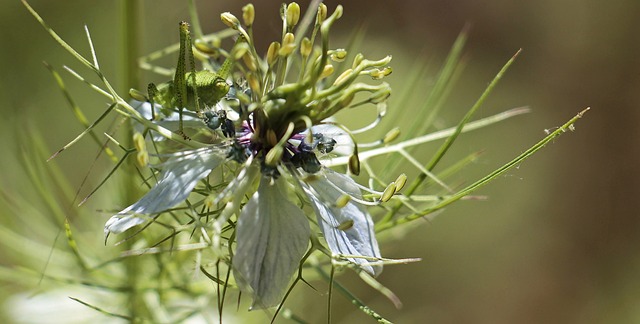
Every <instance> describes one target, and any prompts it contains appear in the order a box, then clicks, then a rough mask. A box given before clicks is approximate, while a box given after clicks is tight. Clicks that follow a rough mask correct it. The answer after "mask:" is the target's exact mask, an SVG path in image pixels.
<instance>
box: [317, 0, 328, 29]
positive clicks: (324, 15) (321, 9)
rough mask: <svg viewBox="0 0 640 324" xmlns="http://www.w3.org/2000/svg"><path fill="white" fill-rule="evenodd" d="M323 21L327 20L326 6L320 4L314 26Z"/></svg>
mask: <svg viewBox="0 0 640 324" xmlns="http://www.w3.org/2000/svg"><path fill="white" fill-rule="evenodd" d="M325 19H327V5H325V4H324V3H321V4H320V5H319V6H318V13H317V14H316V24H318V25H319V24H321V23H322V22H323V21H324V20H325Z"/></svg>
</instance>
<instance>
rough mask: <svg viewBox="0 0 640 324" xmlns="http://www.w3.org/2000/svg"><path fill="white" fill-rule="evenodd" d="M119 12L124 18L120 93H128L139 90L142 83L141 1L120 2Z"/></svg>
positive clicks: (120, 0) (121, 32)
mask: <svg viewBox="0 0 640 324" xmlns="http://www.w3.org/2000/svg"><path fill="white" fill-rule="evenodd" d="M118 4H119V7H120V8H119V10H120V15H121V17H122V24H121V26H122V30H121V31H120V37H121V53H120V61H121V71H120V73H121V74H120V75H121V76H122V80H121V87H122V88H121V89H120V93H128V92H129V89H130V88H137V87H138V85H139V84H138V82H139V81H140V75H139V72H138V71H139V69H138V56H139V55H138V42H139V41H140V37H139V36H140V35H139V32H140V28H139V27H138V26H139V25H138V16H139V15H138V13H139V11H140V1H138V0H119V2H118Z"/></svg>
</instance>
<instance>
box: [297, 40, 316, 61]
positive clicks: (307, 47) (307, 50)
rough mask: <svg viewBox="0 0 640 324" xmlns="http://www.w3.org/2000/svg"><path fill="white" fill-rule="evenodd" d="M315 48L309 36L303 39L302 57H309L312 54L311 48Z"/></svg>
mask: <svg viewBox="0 0 640 324" xmlns="http://www.w3.org/2000/svg"><path fill="white" fill-rule="evenodd" d="M312 49H313V44H311V40H310V39H309V38H307V37H305V38H303V39H302V42H301V43H300V55H302V57H304V58H307V57H309V55H311V50H312Z"/></svg>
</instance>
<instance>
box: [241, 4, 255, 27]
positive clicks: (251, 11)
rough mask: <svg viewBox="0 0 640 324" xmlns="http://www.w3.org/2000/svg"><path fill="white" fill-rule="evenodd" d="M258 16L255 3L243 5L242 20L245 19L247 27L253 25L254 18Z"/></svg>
mask: <svg viewBox="0 0 640 324" xmlns="http://www.w3.org/2000/svg"><path fill="white" fill-rule="evenodd" d="M255 18H256V10H255V8H253V4H251V3H250V4H248V5H246V6H244V7H242V20H243V21H244V25H245V26H247V27H251V26H252V25H253V20H254V19H255Z"/></svg>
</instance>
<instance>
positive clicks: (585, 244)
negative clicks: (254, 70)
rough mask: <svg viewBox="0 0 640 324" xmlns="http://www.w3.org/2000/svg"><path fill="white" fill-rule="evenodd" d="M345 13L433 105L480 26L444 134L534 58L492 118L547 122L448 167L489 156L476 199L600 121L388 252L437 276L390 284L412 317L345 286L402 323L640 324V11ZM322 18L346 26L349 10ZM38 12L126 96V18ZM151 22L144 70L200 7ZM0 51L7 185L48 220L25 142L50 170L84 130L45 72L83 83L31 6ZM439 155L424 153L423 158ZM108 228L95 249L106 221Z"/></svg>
mask: <svg viewBox="0 0 640 324" xmlns="http://www.w3.org/2000/svg"><path fill="white" fill-rule="evenodd" d="M205 2H206V3H205ZM257 2H258V3H255V6H256V11H257V13H258V15H257V16H258V21H257V23H256V24H257V25H259V26H260V32H261V33H264V37H265V38H264V39H266V40H268V41H270V40H272V39H275V38H276V37H277V36H278V35H279V33H280V28H281V27H280V26H281V25H280V22H279V21H278V20H277V10H278V5H279V2H277V1H257ZM345 2H346V3H343V5H344V7H345V14H344V16H343V18H342V19H341V20H340V22H339V23H338V24H337V28H338V30H340V32H337V31H336V32H334V35H335V34H336V33H337V34H344V35H345V36H346V35H350V33H351V32H352V31H354V30H355V29H356V28H358V27H360V26H362V25H364V26H366V36H365V38H364V39H365V42H364V45H363V47H364V48H365V49H366V50H367V52H368V53H372V54H371V55H370V56H371V57H378V56H382V55H384V54H387V53H390V54H392V55H393V56H394V60H393V63H392V66H393V68H394V73H393V75H392V77H391V78H390V79H389V82H390V83H391V85H392V87H393V88H394V90H395V91H396V93H398V92H401V91H402V89H405V88H406V87H411V86H416V85H415V84H414V85H412V84H408V83H407V82H406V77H405V78H403V76H406V75H408V74H409V73H410V72H411V70H412V69H415V68H416V67H418V66H422V65H421V64H428V66H429V67H430V70H431V71H432V73H431V74H430V76H429V77H427V78H425V80H423V81H424V87H425V88H428V85H429V82H430V81H433V79H430V78H435V77H436V73H437V71H438V70H437V67H438V66H439V64H441V63H442V61H443V60H444V58H445V56H446V53H447V51H448V50H449V48H450V46H451V45H452V43H453V41H454V40H455V38H456V37H457V35H458V33H459V32H460V31H461V29H462V28H463V26H464V25H465V24H470V25H471V28H470V37H469V42H468V44H467V46H466V49H465V64H466V69H465V71H464V72H463V74H462V75H461V77H460V81H459V83H458V84H457V86H456V87H455V89H454V91H453V94H452V96H451V98H450V100H448V101H447V102H446V104H445V111H443V113H442V114H441V116H440V118H439V119H438V125H441V126H451V125H455V124H456V123H457V121H458V119H459V118H460V117H461V116H462V115H463V114H464V113H465V112H466V110H467V109H468V108H469V107H470V106H471V105H472V104H473V103H474V101H475V100H476V98H477V97H478V96H479V95H480V93H481V92H482V90H483V89H484V87H485V86H486V84H487V83H488V82H489V81H490V80H491V79H492V77H493V76H494V75H495V73H496V72H497V71H498V70H499V69H500V67H501V66H502V65H503V64H504V63H505V62H506V61H507V60H508V59H509V58H510V57H511V55H513V54H514V53H515V52H516V51H517V50H518V49H519V48H523V53H522V55H521V56H520V57H519V58H518V60H517V62H516V63H515V64H514V66H513V67H512V68H511V69H510V70H509V71H508V73H507V75H506V76H505V78H504V79H503V81H501V83H500V85H499V86H498V88H497V89H496V90H495V91H494V93H493V94H492V95H491V97H490V98H489V100H488V101H487V102H486V104H485V105H484V106H483V108H482V109H481V111H480V112H479V113H478V117H483V116H489V115H492V114H495V113H498V112H500V111H503V110H506V109H508V108H513V107H518V106H525V105H526V106H529V107H530V108H531V109H532V112H531V113H530V114H528V115H525V116H520V117H516V118H514V119H512V120H509V121H506V122H503V123H501V124H499V125H495V126H492V127H490V128H486V129H483V130H481V131H478V132H474V133H473V134H470V135H466V136H463V137H462V138H461V139H460V141H459V142H457V143H456V145H455V147H454V150H453V152H452V160H449V161H455V160H454V157H455V156H456V155H457V156H464V155H466V154H469V153H471V152H475V151H479V150H482V151H483V152H484V154H483V155H482V156H481V158H480V159H479V160H478V161H476V162H475V164H473V165H472V166H470V167H469V168H467V169H466V170H465V171H464V174H463V176H464V179H467V180H466V183H470V182H472V181H474V180H475V179H477V178H478V177H480V176H481V175H482V174H485V173H486V172H489V171H490V170H493V169H495V168H496V167H498V166H500V165H502V164H503V163H505V162H507V161H508V160H510V159H511V158H512V157H514V156H516V155H517V154H519V153H521V152H522V151H523V150H525V149H526V148H527V147H529V146H530V145H532V144H533V143H535V142H536V141H538V140H539V139H540V138H542V137H543V136H544V135H545V130H547V129H553V127H555V126H559V125H561V124H562V123H564V122H565V121H566V120H568V119H569V118H570V117H572V116H574V115H575V114H576V113H577V112H578V111H580V110H582V109H584V108H585V107H591V108H592V110H591V111H590V112H589V113H588V114H587V115H586V116H585V118H583V119H582V120H580V121H579V122H578V123H577V125H576V131H575V132H572V133H569V134H565V135H563V136H561V137H560V138H559V139H557V140H556V141H555V142H554V143H552V144H550V145H548V146H547V147H546V148H544V149H543V150H542V151H540V152H539V153H538V154H536V155H535V156H534V157H533V158H531V159H529V160H527V161H526V162H525V163H523V164H522V165H520V166H519V167H518V168H517V169H514V170H512V171H510V172H509V173H508V174H507V175H506V176H503V177H502V178H500V179H498V180H497V181H495V182H493V183H492V184H491V185H489V186H487V187H485V188H483V189H482V190H481V191H480V192H478V194H482V195H486V196H487V197H488V199H487V200H485V201H462V202H459V203H457V204H455V205H453V206H451V207H450V208H448V209H447V210H446V211H445V212H444V213H442V214H440V215H439V216H438V217H437V218H436V219H435V220H433V221H432V222H430V223H428V222H422V224H419V223H420V222H416V223H414V224H413V225H412V226H413V227H414V228H413V229H412V230H411V231H408V232H407V233H406V234H405V235H404V237H402V238H396V239H395V240H390V241H386V243H384V244H383V246H382V252H383V255H385V256H388V257H394V258H401V257H419V258H422V259H423V261H422V262H419V263H414V264H409V265H401V266H389V267H387V268H386V269H385V272H384V273H383V274H382V276H381V277H380V278H379V279H380V281H381V282H382V283H383V284H385V285H386V286H387V287H389V288H390V289H392V290H393V291H394V292H395V293H396V294H397V295H398V296H399V297H400V298H401V300H402V301H403V302H404V307H403V309H402V310H396V309H394V307H393V306H392V305H391V303H389V302H388V301H387V300H385V299H384V298H383V297H382V296H380V295H379V294H377V293H376V292H375V291H373V290H372V289H371V288H369V287H367V286H365V285H363V284H359V283H356V282H357V281H355V280H353V281H350V280H349V276H348V275H347V276H346V277H344V278H345V279H346V282H349V283H350V284H349V285H348V286H349V287H350V288H352V289H353V290H354V292H356V294H358V295H359V296H361V297H362V298H363V299H364V300H365V301H366V302H367V303H368V304H369V305H370V306H371V307H373V308H374V309H376V310H377V311H379V312H380V313H381V314H382V315H384V316H386V317H387V318H389V319H391V320H393V321H397V322H400V323H412V322H413V323H417V322H425V321H428V322H431V323H462V322H474V323H514V322H515V323H637V322H640V278H639V274H640V253H638V246H640V231H639V229H640V217H638V216H640V212H639V210H640V208H639V207H640V203H639V201H640V199H639V197H640V181H639V180H640V176H639V172H638V165H639V163H638V162H639V161H640V160H639V158H640V141H639V136H640V132H639V129H640V127H638V126H639V122H640V110H639V109H638V107H639V105H640V36H639V35H640V33H639V32H640V2H638V1H635V0H619V1H598V0H567V1H552V0H541V1H529V2H525V1H506V0H490V1H468V0H462V1H442V0H426V1H425V0H420V1H418V0H405V1H364V0H363V1H352V0H350V1H345ZM325 3H326V4H327V5H328V6H329V8H330V11H332V10H333V8H335V5H336V3H337V2H336V1H326V2H325ZM31 4H32V5H33V6H34V7H35V9H36V10H38V11H39V12H40V13H41V14H42V15H43V16H44V18H45V19H46V20H47V22H48V23H49V24H50V25H51V26H52V27H53V28H54V29H55V30H56V31H57V32H58V33H59V34H60V35H62V36H63V37H64V38H65V39H66V40H68V41H69V43H71V44H72V45H73V46H76V47H77V48H82V49H83V50H84V52H83V53H87V50H86V45H85V44H86V43H85V40H84V32H83V29H82V26H83V24H88V26H89V27H90V29H91V31H92V35H93V39H94V44H95V46H96V48H97V50H98V55H99V58H100V60H101V64H102V67H103V69H104V70H105V71H106V74H107V77H108V78H111V79H112V80H118V66H119V64H121V61H120V60H119V56H118V55H119V51H118V37H119V36H118V35H119V34H118V30H119V28H120V24H121V20H120V18H119V16H118V11H117V5H116V3H115V1H99V2H93V1H78V0H68V1H43V0H32V1H31ZM244 4H245V2H244V1H215V2H214V1H200V2H199V7H200V9H201V10H200V13H201V20H202V24H203V27H204V30H205V32H206V31H212V30H216V29H219V28H221V27H222V24H221V23H220V22H219V19H218V14H219V13H220V12H222V11H231V12H233V13H237V14H239V13H240V8H241V7H242V6H243V5H244ZM301 5H302V6H303V8H305V7H306V4H304V3H301ZM143 7H144V15H143V17H140V26H141V30H142V32H141V34H142V35H143V39H141V43H140V46H141V52H142V53H148V52H150V51H152V50H155V49H158V48H161V47H164V46H166V45H168V44H170V43H174V42H175V41H176V40H177V33H176V32H175V30H176V28H175V26H176V24H175V22H178V21H180V20H183V19H187V18H188V13H187V9H186V4H185V3H183V2H182V1H168V0H163V1H159V0H154V1H144V2H143ZM345 39H346V37H345ZM268 41H265V42H264V45H263V48H266V46H267V44H268ZM0 44H1V45H0V48H1V50H0V112H1V116H2V118H0V152H1V153H0V154H1V156H2V158H1V159H0V184H1V186H2V188H3V190H4V192H5V193H10V194H11V195H21V196H24V197H27V198H28V199H32V200H33V201H34V204H37V203H38V200H39V197H38V196H35V195H33V192H34V191H33V190H32V189H31V188H30V186H31V185H30V184H29V182H28V181H27V180H26V178H25V175H24V172H22V171H21V170H22V169H21V167H20V163H21V162H20V159H19V157H20V155H21V154H22V153H23V152H25V151H27V149H26V148H25V147H24V144H23V143H24V141H23V140H22V139H23V138H24V137H25V136H26V137H28V136H29V134H28V132H25V130H28V129H30V127H33V128H36V129H38V130H40V131H41V132H43V133H44V134H45V142H46V144H47V146H48V147H49V148H50V151H51V152H53V151H55V150H56V149H58V148H59V147H60V146H62V145H64V144H65V143H66V142H67V141H69V140H70V139H71V138H73V137H74V136H75V135H76V134H77V133H78V132H79V131H80V130H81V127H80V126H79V125H78V124H77V123H76V122H75V121H74V120H73V116H72V114H71V112H70V110H69V109H68V106H67V104H66V102H65V101H64V98H63V97H62V95H61V93H60V91H59V90H58V88H57V86H56V85H55V83H54V81H53V79H52V78H51V75H50V73H49V72H48V71H47V70H46V69H45V68H44V67H43V65H42V64H41V62H42V61H43V60H46V61H47V62H49V63H50V64H52V65H53V66H56V67H60V66H62V65H64V64H70V65H72V66H76V65H74V64H73V63H72V61H73V59H72V58H71V57H70V56H69V55H68V54H67V53H65V52H64V51H63V50H62V49H61V48H60V47H59V46H57V45H56V44H55V43H54V41H53V40H51V39H50V38H49V36H48V35H47V34H46V33H45V32H44V31H43V30H42V28H41V27H40V26H39V25H38V24H37V22H36V21H35V20H34V19H33V18H32V17H31V16H30V15H29V14H28V13H27V11H26V10H25V9H24V8H23V7H22V5H21V4H20V2H19V1H17V0H3V1H2V2H0ZM422 62H424V63H422ZM67 83H68V85H69V88H70V91H71V92H72V93H73V95H74V98H75V99H76V100H77V101H78V102H79V103H80V104H81V105H83V107H84V108H85V110H88V111H92V109H90V108H87V107H91V106H92V105H94V106H95V107H96V108H95V110H94V115H92V116H90V119H91V118H92V117H93V118H95V116H97V115H98V114H99V113H100V112H101V111H102V109H103V108H104V107H103V106H101V104H102V103H103V102H104V100H103V99H102V98H100V97H97V96H96V95H94V94H92V93H91V92H90V91H88V90H87V89H86V88H85V87H84V86H83V85H81V84H79V82H74V80H71V79H70V78H67ZM116 84H118V83H117V82H116ZM119 86H122V85H119ZM422 86H423V85H422V84H420V85H418V87H417V90H416V91H415V92H414V96H415V98H414V99H413V101H411V102H410V104H407V105H405V106H402V107H397V106H394V105H393V103H394V99H393V97H392V99H391V106H390V107H391V108H390V111H394V110H399V111H400V114H402V115H406V116H410V115H411V114H412V109H416V108H417V107H419V102H420V96H421V95H424V91H421V90H420V89H421V88H420V87H422ZM84 142H87V143H81V144H80V145H78V146H77V147H74V148H73V149H72V150H70V151H69V152H66V153H65V154H63V155H62V156H61V157H60V159H59V160H58V163H60V165H61V167H62V168H63V171H64V172H65V173H66V174H67V175H68V176H69V177H70V178H71V180H72V183H73V184H74V185H76V186H79V185H80V183H81V181H82V179H83V177H84V175H85V173H86V172H87V170H88V169H89V168H90V166H91V163H92V160H93V157H94V156H95V146H93V143H90V141H88V140H86V141H84ZM435 148H436V146H433V147H426V148H425V149H424V150H425V152H424V154H425V156H427V157H428V156H429V154H430V153H432V152H433V150H435ZM430 150H431V151H430ZM84 157H87V158H84ZM99 167H100V166H99V165H98V166H97V168H99ZM98 170H99V169H98ZM464 183H465V182H462V183H460V184H464ZM29 195H31V196H29ZM103 207H104V206H103ZM98 216H99V217H98ZM98 216H96V219H95V223H96V225H95V228H94V230H96V231H97V233H96V235H97V236H98V235H101V234H100V233H101V231H100V228H101V226H102V224H103V221H104V220H105V219H106V217H105V215H98ZM29 217H30V214H29V212H28V211H25V212H24V213H15V212H13V211H12V212H9V209H6V208H3V210H0V219H1V220H2V221H1V222H0V224H2V226H5V227H8V228H9V229H10V230H11V231H15V232H21V233H28V231H29V229H28V228H25V227H24V226H16V227H11V226H12V224H15V223H16V222H15V221H12V219H15V218H21V219H24V218H27V219H28V218H29ZM56 233H57V229H56V230H55V231H52V234H51V237H34V238H33V239H34V240H37V241H41V242H44V243H46V242H53V239H54V236H55V235H56ZM107 248H108V247H105V249H107ZM14 249H17V250H19V247H14ZM5 253H7V254H8V252H6V251H5V252H3V251H1V250H0V263H2V264H5V265H6V263H7V262H9V261H3V259H5V256H6V255H7V254H5ZM5 260H9V259H5ZM42 266H43V267H44V265H42ZM351 282H353V283H351ZM2 287H4V288H2ZM24 288H36V287H20V286H19V285H11V284H7V283H2V284H0V290H6V291H8V292H11V293H14V292H17V291H19V290H21V289H24ZM300 291H301V292H300V293H299V294H298V295H297V296H298V297H299V298H296V299H295V300H294V301H293V302H292V304H291V305H290V306H291V307H292V308H294V309H303V312H302V313H303V314H305V315H306V318H307V319H308V320H309V321H310V322H320V321H324V319H325V311H326V309H325V297H324V296H319V295H317V294H316V293H314V292H313V291H311V290H310V289H300ZM9 296H10V295H9V294H4V295H3V296H2V297H0V300H6V299H7V298H8V297H9ZM333 305H334V310H333V319H334V321H335V322H342V323H348V322H350V323H353V322H355V321H363V320H367V318H366V317H365V316H364V315H362V314H361V313H360V312H359V311H358V310H356V309H355V308H354V307H353V306H351V305H350V304H349V302H348V301H347V300H345V299H344V298H342V296H338V295H336V296H335V297H334V302H333ZM230 309H231V308H229V310H230ZM2 313H4V311H0V314H2ZM257 318H261V319H264V317H257ZM369 321H370V319H369Z"/></svg>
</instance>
